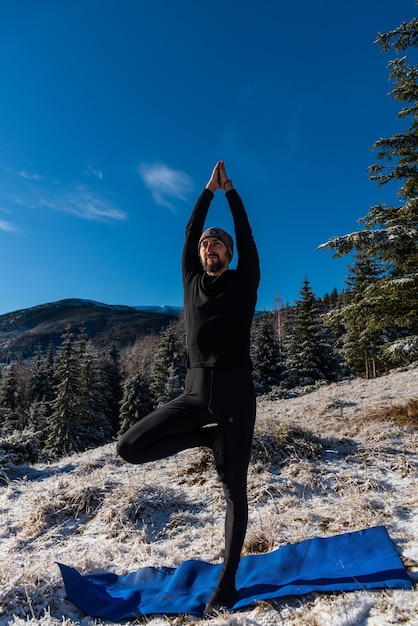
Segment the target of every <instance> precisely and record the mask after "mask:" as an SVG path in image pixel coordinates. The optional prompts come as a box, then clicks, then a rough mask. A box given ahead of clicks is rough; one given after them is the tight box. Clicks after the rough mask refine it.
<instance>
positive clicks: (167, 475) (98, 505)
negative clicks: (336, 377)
mask: <svg viewBox="0 0 418 626" xmlns="http://www.w3.org/2000/svg"><path fill="white" fill-rule="evenodd" d="M417 388H418V369H411V370H410V371H405V372H397V373H394V374H392V375H390V376H388V377H384V378H382V379H377V380H375V381H363V380H357V381H347V382H345V383H342V384H335V385H330V386H328V387H326V388H323V389H320V390H318V391H316V392H313V393H311V394H308V395H306V396H301V397H298V398H292V399H289V400H277V401H261V402H260V403H259V407H258V419H257V429H256V434H255V438H254V449H253V458H252V461H251V465H250V470H249V475H248V493H249V501H250V519H249V525H248V532H247V536H246V540H245V543H244V549H243V554H254V553H261V552H267V551H270V550H273V549H276V548H278V547H280V546H282V545H284V544H288V543H295V542H297V541H301V540H304V539H307V538H310V537H315V536H330V535H334V534H339V533H341V532H345V531H354V530H359V529H361V528H366V527H371V526H376V525H385V526H386V527H387V529H388V531H389V534H390V536H391V537H392V539H393V541H394V543H395V545H396V546H397V548H398V551H399V553H400V554H401V556H402V559H403V561H404V564H405V566H406V567H407V569H408V571H409V572H410V575H411V577H412V578H413V580H415V581H416V580H418V548H417V546H418V515H417V511H418V484H417V471H418V429H416V427H415V426H416V410H417V400H416V399H415V400H414V399H413V398H416V389H417ZM25 474H26V475H25ZM0 511H1V516H2V525H1V528H0V626H6V625H10V626H35V625H36V626H38V625H41V626H60V625H62V626H93V625H94V624H95V623H97V622H96V621H95V620H93V619H91V618H88V617H86V616H84V615H83V614H81V613H80V612H79V611H78V610H77V609H76V608H75V607H74V606H73V605H72V604H71V603H69V602H68V601H67V600H66V599H65V592H64V589H63V585H62V581H61V578H60V575H59V572H58V569H57V568H56V566H55V562H56V561H60V562H63V563H67V564H68V565H72V566H74V567H76V568H77V569H79V570H80V571H81V572H97V571H103V570H106V571H114V572H117V573H121V574H124V573H127V572H128V571H134V570H136V569H139V568H141V567H145V566H152V565H156V564H160V565H167V566H176V565H178V564H179V563H180V562H182V561H184V560H185V559H188V558H203V559H204V560H207V561H211V562H219V561H220V560H221V559H222V554H223V532H224V500H223V494H222V488H221V485H220V483H219V481H218V478H217V476H216V472H215V471H214V468H213V458H212V454H211V452H210V451H208V450H206V449H194V450H190V451H187V452H184V453H181V454H179V455H176V456H175V457H172V458H170V459H166V460H162V461H161V462H158V463H150V464H147V465H145V466H141V467H138V466H129V465H127V464H125V463H122V462H121V461H120V459H117V458H116V456H115V452H114V446H113V445H111V446H104V447H103V448H100V449H97V450H93V451H89V452H87V453H84V454H82V455H79V456H75V457H71V459H64V460H63V461H62V462H59V463H56V464H53V465H51V466H39V467H37V468H28V467H27V468H21V469H20V470H19V471H18V472H17V474H16V476H15V477H9V478H8V480H7V481H4V483H2V485H1V486H0ZM417 615H418V597H417V590H415V591H413V592H402V591H396V590H395V591H390V590H386V591H385V590H381V591H374V592H366V591H364V592H358V593H357V592H356V593H351V594H347V593H342V594H310V595H308V596H303V597H300V598H297V597H295V598H284V599H282V600H280V602H279V601H277V602H260V603H257V604H255V605H254V606H252V607H248V609H246V610H244V611H239V612H237V613H226V614H224V615H222V616H219V617H216V618H214V619H213V620H211V622H210V623H211V625H212V626H217V625H219V626H220V625H223V626H225V625H228V626H282V625H283V626H312V625H316V626H337V625H338V626H354V625H356V626H357V625H358V626H386V625H389V624H395V623H405V624H410V625H411V626H414V625H415V624H418V619H417ZM129 623H130V624H136V625H138V626H139V625H141V624H143V625H146V624H149V625H150V626H162V625H163V624H164V625H167V624H171V625H172V626H177V625H178V626H180V625H181V624H186V623H187V624H198V623H199V624H202V625H203V624H205V623H208V622H205V620H195V619H193V618H191V617H186V616H182V615H179V616H172V617H167V616H159V617H158V616H150V617H148V618H142V619H140V620H134V621H133V622H128V624H129ZM102 624H103V625H104V624H106V622H102ZM109 626H110V625H109Z"/></svg>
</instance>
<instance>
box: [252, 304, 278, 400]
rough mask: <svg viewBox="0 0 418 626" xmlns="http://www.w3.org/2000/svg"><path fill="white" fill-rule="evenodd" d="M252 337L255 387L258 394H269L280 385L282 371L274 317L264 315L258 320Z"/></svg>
mask: <svg viewBox="0 0 418 626" xmlns="http://www.w3.org/2000/svg"><path fill="white" fill-rule="evenodd" d="M251 335H252V342H251V360H252V363H253V379H254V386H255V389H256V392H257V393H258V394H263V393H268V392H269V391H270V390H271V389H272V387H274V386H277V385H279V383H280V375H281V370H282V363H281V353H280V346H279V338H278V336H277V322H276V320H275V319H274V317H273V315H272V314H269V313H264V314H263V315H260V317H258V318H256V319H255V320H254V322H253V326H252V332H251Z"/></svg>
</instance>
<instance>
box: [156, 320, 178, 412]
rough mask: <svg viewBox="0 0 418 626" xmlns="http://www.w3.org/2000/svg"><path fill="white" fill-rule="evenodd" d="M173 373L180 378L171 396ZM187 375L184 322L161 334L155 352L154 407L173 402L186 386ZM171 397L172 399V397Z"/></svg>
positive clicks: (170, 327)
mask: <svg viewBox="0 0 418 626" xmlns="http://www.w3.org/2000/svg"><path fill="white" fill-rule="evenodd" d="M173 373H174V374H175V375H177V376H178V377H179V381H178V384H177V383H176V385H175V386H173V387H172V390H171V394H170V393H169V390H168V387H167V381H168V379H169V378H172V376H173ZM185 375H186V345H185V332H184V324H183V322H173V323H172V324H170V325H169V326H168V327H167V328H166V329H165V330H163V331H162V332H161V333H160V336H159V341H158V344H157V347H156V350H155V357H154V363H153V368H152V383H151V393H152V397H153V402H154V406H161V405H162V404H164V403H165V402H166V401H167V400H164V402H163V401H162V398H169V400H173V399H174V398H175V397H176V396H177V395H179V393H178V390H181V389H182V388H183V385H184V378H185ZM170 396H171V397H170Z"/></svg>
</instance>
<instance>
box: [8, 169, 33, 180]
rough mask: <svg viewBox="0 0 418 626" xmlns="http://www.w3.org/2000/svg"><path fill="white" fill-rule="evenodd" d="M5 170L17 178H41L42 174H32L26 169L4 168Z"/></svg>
mask: <svg viewBox="0 0 418 626" xmlns="http://www.w3.org/2000/svg"><path fill="white" fill-rule="evenodd" d="M4 171H5V172H7V173H8V174H11V175H12V176H17V177H18V178H24V179H25V180H41V179H42V176H41V175H40V174H32V173H30V172H27V171H26V170H11V169H5V170H4Z"/></svg>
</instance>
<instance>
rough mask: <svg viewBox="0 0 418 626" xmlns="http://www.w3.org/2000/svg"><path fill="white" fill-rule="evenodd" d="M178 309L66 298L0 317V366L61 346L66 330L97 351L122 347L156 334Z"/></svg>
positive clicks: (177, 314)
mask: <svg viewBox="0 0 418 626" xmlns="http://www.w3.org/2000/svg"><path fill="white" fill-rule="evenodd" d="M181 311H182V309H181V307H171V306H168V305H155V306H153V305H145V306H129V305H123V304H106V303H103V302H97V301H95V300H85V299H82V298H67V299H64V300H57V301H55V302H48V303H45V304H40V305H36V306H34V307H29V308H27V309H19V310H17V311H12V312H10V313H4V314H3V315H0V362H3V363H4V362H8V361H9V360H16V359H18V358H28V357H31V356H33V355H34V353H35V351H36V349H37V348H38V346H39V347H40V348H41V350H43V351H45V350H47V349H48V346H49V345H51V344H52V345H53V346H58V345H60V344H61V341H62V335H63V334H64V332H65V330H66V328H67V327H68V326H70V327H71V330H72V331H73V332H75V333H77V332H79V331H80V329H81V328H83V329H84V330H85V333H86V335H87V337H88V338H89V339H90V340H91V341H92V343H93V344H94V345H96V346H97V347H105V346H107V345H116V346H117V347H119V348H121V347H125V346H128V345H131V344H133V343H134V342H135V340H136V339H138V338H140V337H143V336H145V335H148V334H157V333H159V332H160V331H161V330H162V329H163V328H164V327H166V326H167V325H168V324H170V322H172V321H174V320H176V319H178V318H179V317H180V315H181Z"/></svg>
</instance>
